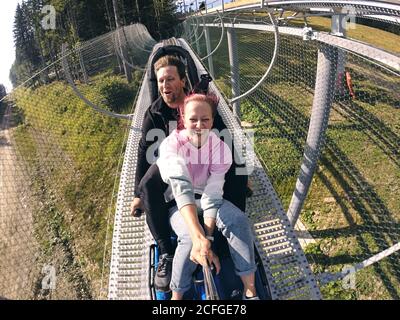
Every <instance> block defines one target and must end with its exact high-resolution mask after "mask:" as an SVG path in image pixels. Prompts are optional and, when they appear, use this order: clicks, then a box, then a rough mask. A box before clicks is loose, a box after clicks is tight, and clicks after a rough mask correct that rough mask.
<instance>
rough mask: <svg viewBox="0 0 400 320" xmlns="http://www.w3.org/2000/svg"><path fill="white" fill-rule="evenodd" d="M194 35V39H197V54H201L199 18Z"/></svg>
mask: <svg viewBox="0 0 400 320" xmlns="http://www.w3.org/2000/svg"><path fill="white" fill-rule="evenodd" d="M194 36H195V37H194V39H195V42H196V51H197V54H198V55H200V44H199V20H198V18H196V31H195V34H194Z"/></svg>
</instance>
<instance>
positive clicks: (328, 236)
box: [182, 11, 400, 299]
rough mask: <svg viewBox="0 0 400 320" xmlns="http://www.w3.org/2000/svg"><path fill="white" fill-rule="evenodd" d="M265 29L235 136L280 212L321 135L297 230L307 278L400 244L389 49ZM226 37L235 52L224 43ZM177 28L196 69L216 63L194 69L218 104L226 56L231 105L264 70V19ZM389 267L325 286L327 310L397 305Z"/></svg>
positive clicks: (383, 35) (291, 23)
mask: <svg viewBox="0 0 400 320" xmlns="http://www.w3.org/2000/svg"><path fill="white" fill-rule="evenodd" d="M292 15H293V13H291V15H290V16H292ZM221 16H223V20H222V21H221ZM274 20H275V22H276V23H279V43H278V47H277V50H278V56H277V59H276V61H275V63H274V64H273V66H272V70H271V72H270V73H269V75H268V77H267V78H266V80H265V81H264V82H263V83H262V84H261V85H260V86H259V87H258V88H257V89H256V91H255V92H253V93H252V94H251V95H249V96H247V97H245V98H244V99H241V101H240V113H241V120H242V126H243V127H250V128H252V129H253V130H255V149H256V151H257V153H258V155H259V157H260V159H261V160H262V162H263V166H264V168H265V170H266V172H267V174H268V175H269V177H270V179H271V182H272V183H273V185H274V188H275V189H276V191H277V192H278V194H279V196H280V198H281V200H282V202H283V204H284V207H285V209H287V210H288V209H289V207H292V202H294V200H293V199H295V200H296V197H299V195H298V194H293V191H294V190H295V189H296V190H297V191H298V192H300V191H299V185H302V184H304V180H305V179H306V178H307V177H306V175H305V173H304V171H305V170H304V169H306V170H309V169H310V167H312V165H311V164H312V162H313V160H312V157H310V158H308V149H310V148H311V146H310V143H313V141H312V140H313V136H314V138H315V139H316V135H317V133H319V132H322V135H323V133H324V128H323V127H324V126H325V127H326V128H327V129H326V133H325V138H324V139H322V140H318V141H316V142H315V143H317V148H318V149H319V148H322V150H321V153H320V157H319V159H318V162H317V164H316V168H315V174H314V176H313V178H312V182H311V181H310V182H311V184H310V189H309V192H308V195H307V197H306V199H305V201H304V205H303V207H302V210H301V216H300V220H301V223H299V224H298V225H297V228H298V229H299V231H298V235H299V238H300V239H301V240H303V244H304V245H303V248H304V250H305V252H306V254H307V257H308V259H309V261H310V263H312V266H313V270H314V273H316V274H322V275H327V274H335V273H337V272H341V271H342V270H343V268H345V267H346V266H348V265H350V266H355V265H356V264H358V263H361V262H362V261H365V260H366V259H368V258H370V257H372V256H374V255H376V254H378V253H380V252H382V251H384V250H385V249H388V248H390V247H392V246H394V245H396V244H397V243H398V242H399V241H400V228H399V221H400V216H399V212H400V201H399V199H400V168H399V160H400V154H399V150H400V137H399V134H400V127H399V123H400V122H399V120H400V111H399V107H400V102H399V101H400V96H399V92H400V78H399V72H400V70H399V64H398V61H399V60H400V59H399V58H398V54H399V50H398V46H397V45H396V43H397V42H398V41H399V39H400V38H399V35H397V34H395V33H390V32H388V31H385V30H381V29H378V28H372V27H370V26H367V25H361V24H353V25H352V27H353V28H351V29H349V30H348V31H347V36H346V37H340V38H339V40H334V37H333V36H332V35H330V34H329V33H327V32H326V31H331V19H330V17H312V18H307V19H305V18H303V17H299V18H298V19H287V18H286V19H285V15H275V19H274ZM222 22H223V23H224V27H225V28H224V29H225V30H223V28H222ZM204 26H208V28H204ZM232 26H234V32H235V34H236V39H235V40H234V41H235V42H233V41H232V40H228V38H227V34H226V33H227V30H229V29H232ZM184 27H185V28H184V32H182V36H183V37H184V38H186V39H187V40H188V41H189V42H190V44H191V47H192V48H193V50H195V51H196V52H197V54H198V56H199V57H201V58H204V57H206V56H207V55H208V53H210V52H212V51H215V53H214V54H213V55H212V56H211V58H207V57H206V59H204V63H205V64H206V65H207V67H208V70H209V71H210V73H212V74H213V75H214V77H215V79H216V81H217V83H218V84H219V87H220V89H221V90H222V91H223V92H224V93H225V95H226V96H227V97H229V98H231V97H232V90H233V87H234V86H233V85H232V74H233V72H234V69H233V68H232V63H233V61H232V59H231V57H230V54H232V52H233V51H236V54H237V57H238V62H239V75H240V76H239V78H238V80H237V79H236V80H235V85H236V86H237V82H239V87H240V94H242V93H244V92H247V91H248V90H250V89H251V88H253V87H254V86H255V85H256V84H257V82H258V81H259V80H260V79H261V78H262V76H263V75H264V73H265V72H266V71H267V69H268V67H269V65H270V64H271V61H272V58H273V55H274V50H275V47H276V46H275V41H274V32H273V31H274V28H273V26H272V25H271V21H270V19H269V18H268V15H267V14H266V13H264V14H263V13H260V12H253V11H251V12H250V11H249V12H245V11H240V13H237V12H233V13H227V12H225V13H224V14H222V13H221V12H220V13H218V14H214V15H210V14H209V15H207V16H205V17H204V16H193V17H192V18H190V19H188V20H186V22H185V25H184ZM303 27H308V28H312V30H311V33H310V29H308V32H309V33H308V35H307V32H306V29H303ZM294 28H296V29H294ZM207 29H208V30H207ZM324 31H325V32H324ZM222 32H225V34H224V35H223V38H222ZM206 35H207V36H208V35H209V38H207V37H206ZM336 38H337V37H336ZM221 39H222V41H221ZM360 40H361V41H364V42H366V43H364V42H359V41H360ZM207 41H209V43H207ZM229 41H231V43H229ZM207 47H208V48H207ZM230 51H231V52H230ZM387 52H391V54H390V56H391V57H392V60H391V61H392V62H389V60H390V59H389V60H388V59H386V54H387ZM320 55H322V57H321V56H320ZM328 60H329V64H328V66H329V67H330V68H331V69H330V70H328V71H327V69H326V67H327V62H326V61H328ZM393 61H394V62H393ZM396 63H397V64H396ZM328 77H331V79H330V80H326V79H327V78H328ZM324 79H325V80H324ZM321 82H325V88H324V87H323V86H321ZM327 85H328V86H327ZM327 89H328V90H327ZM324 90H325V91H324ZM236 96H237V94H236ZM329 104H331V108H330V110H322V109H321V110H320V111H321V112H325V115H324V116H325V117H326V119H321V121H320V124H321V126H322V128H321V127H317V126H316V125H315V123H316V121H315V118H314V119H311V115H312V111H313V110H314V109H315V110H317V109H318V108H322V107H323V105H329ZM315 114H316V113H315ZM313 117H314V115H313ZM328 117H329V118H328ZM310 123H311V124H312V125H311V127H310ZM324 123H325V124H324ZM323 142H324V143H323ZM318 151H319V150H317V152H316V153H314V154H313V155H315V154H317V155H318ZM303 155H304V156H305V158H304V159H303ZM310 163H311V164H310ZM300 167H301V170H300ZM299 175H300V181H297V180H298V177H299ZM399 258H400V256H399V253H398V252H397V253H396V252H395V253H393V254H391V255H390V256H388V257H386V258H385V259H383V260H381V261H380V262H377V263H375V264H373V265H372V266H370V267H368V268H365V269H362V270H361V271H359V272H357V273H356V274H355V276H354V279H355V281H353V282H351V284H349V283H350V282H349V281H350V280H349V279H345V281H337V282H329V283H328V284H326V285H324V286H323V287H322V293H323V294H324V297H325V298H336V299H337V298H339V299H399V298H400V274H399V270H400V259H399ZM323 278H324V277H323V276H321V284H325V283H326V281H323V280H322V279H323ZM346 281H347V282H346Z"/></svg>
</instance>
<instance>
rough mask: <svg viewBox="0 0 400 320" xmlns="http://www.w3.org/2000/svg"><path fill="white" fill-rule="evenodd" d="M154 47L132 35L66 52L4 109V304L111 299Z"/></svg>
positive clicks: (0, 231)
mask: <svg viewBox="0 0 400 320" xmlns="http://www.w3.org/2000/svg"><path fill="white" fill-rule="evenodd" d="M154 43H155V41H154V40H153V39H152V38H151V37H150V35H149V34H148V32H147V30H146V28H145V27H144V26H142V25H131V26H128V27H124V28H123V29H120V30H119V31H114V32H110V33H108V34H106V35H103V36H100V37H98V38H95V39H92V40H90V41H88V42H85V43H81V44H80V45H78V46H77V47H75V48H72V49H69V50H68V49H67V48H64V52H63V56H62V57H61V58H60V59H59V60H58V61H55V62H54V63H53V64H52V65H50V66H48V67H47V68H46V69H45V70H42V71H41V72H38V73H37V74H36V75H34V76H33V77H32V78H30V79H28V80H27V81H26V82H25V83H24V84H22V85H21V86H19V87H18V88H16V89H14V90H13V92H12V93H11V94H10V95H9V96H7V97H6V99H5V100H3V101H2V103H1V108H0V110H1V133H0V165H1V175H0V186H1V189H0V190H1V191H0V210H1V212H0V298H4V299H96V298H106V297H107V290H108V276H109V261H110V255H111V253H110V251H111V239H112V226H113V215H114V212H115V201H116V193H117V191H118V190H117V187H118V181H119V178H120V171H121V165H122V164H121V161H122V160H121V159H122V156H123V152H124V146H125V143H126V138H127V132H128V127H129V122H128V119H129V117H127V116H126V115H128V114H130V113H131V112H132V110H131V109H132V106H133V102H134V99H135V97H136V93H137V92H138V90H139V88H140V85H141V79H142V76H143V70H144V69H143V68H144V67H145V65H146V63H147V59H148V56H149V54H150V50H151V49H152V47H153V45H154ZM126 68H127V69H128V70H129V72H130V74H131V77H132V80H131V82H130V83H128V82H127V81H126V77H125V69H126ZM85 101H86V102H90V105H88V104H87V103H86V102H85ZM96 108H97V109H98V110H100V111H102V112H103V114H102V113H99V112H98V111H97V110H95V109H96ZM110 114H111V115H119V114H122V116H120V117H119V118H117V117H110V116H109V115H110ZM124 115H125V116H124ZM124 117H125V118H124Z"/></svg>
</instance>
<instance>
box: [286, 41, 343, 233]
mask: <svg viewBox="0 0 400 320" xmlns="http://www.w3.org/2000/svg"><path fill="white" fill-rule="evenodd" d="M337 62H338V53H337V49H336V48H333V47H329V46H323V47H322V48H321V49H320V50H319V51H318V64H317V76H316V81H315V90H314V100H313V106H312V111H311V119H310V125H309V127H308V134H307V141H306V144H305V147H304V155H303V162H302V164H301V168H300V173H299V176H298V178H297V182H296V187H295V190H294V192H293V195H292V199H291V201H290V205H289V209H288V212H287V215H288V218H289V220H290V222H291V224H292V226H294V225H295V224H296V221H297V219H298V218H299V215H300V211H301V209H302V207H303V204H304V200H305V198H306V196H307V193H308V190H309V188H310V185H311V181H312V178H313V175H314V172H315V169H316V166H317V162H318V158H319V155H320V152H321V149H322V146H323V142H324V138H325V132H326V129H327V127H328V121H329V114H330V110H331V106H332V102H333V97H334V92H335V84H336V76H337Z"/></svg>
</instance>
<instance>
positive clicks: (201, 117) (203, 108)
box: [183, 101, 214, 147]
mask: <svg viewBox="0 0 400 320" xmlns="http://www.w3.org/2000/svg"><path fill="white" fill-rule="evenodd" d="M213 120H214V119H213V116H212V110H211V106H210V105H209V104H208V103H207V102H205V101H189V102H188V103H187V104H186V106H185V110H184V115H183V126H184V127H185V128H186V129H187V133H188V137H189V139H190V142H191V143H192V144H193V145H195V146H196V147H201V146H202V145H203V144H204V143H205V142H206V140H207V137H208V134H209V132H210V130H211V128H212V125H213Z"/></svg>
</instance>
